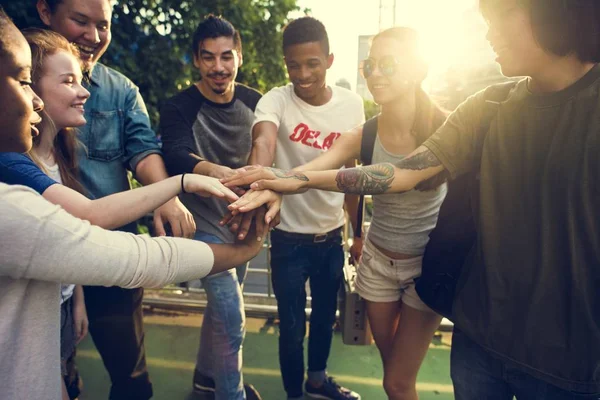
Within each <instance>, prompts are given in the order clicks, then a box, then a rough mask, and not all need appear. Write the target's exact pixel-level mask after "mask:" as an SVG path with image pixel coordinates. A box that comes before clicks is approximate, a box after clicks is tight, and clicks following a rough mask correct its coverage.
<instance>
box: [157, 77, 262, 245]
mask: <svg viewBox="0 0 600 400" xmlns="http://www.w3.org/2000/svg"><path fill="white" fill-rule="evenodd" d="M260 97H261V95H260V93H258V92H257V91H256V90H254V89H250V88H248V87H247V86H244V85H241V84H236V87H235V94H234V97H233V99H232V101H231V102H229V103H225V104H219V103H214V102H212V101H210V100H208V99H207V98H206V97H204V96H203V95H202V94H201V93H200V91H199V90H198V88H197V87H196V86H191V87H189V88H188V89H186V90H184V91H182V92H181V93H179V94H177V95H175V96H173V97H172V98H170V99H169V100H168V101H167V103H166V104H165V106H164V107H163V108H162V110H161V116H160V131H161V135H162V140H163V152H164V155H165V164H166V165H167V168H168V169H169V172H170V173H171V174H178V173H184V172H187V173H189V172H192V171H193V169H194V166H195V165H196V164H197V163H198V159H197V158H193V157H191V156H190V154H195V155H197V156H200V157H201V158H203V159H205V160H207V161H209V162H211V163H214V164H219V165H223V166H226V167H230V168H233V169H235V168H240V167H243V166H245V165H247V161H248V157H249V156H250V151H251V149H252V133H251V128H252V123H253V122H254V110H255V108H256V104H257V103H258V100H259V99H260ZM180 199H181V201H182V202H183V204H184V205H185V206H186V207H187V208H188V210H190V212H191V213H192V214H193V215H194V219H195V221H196V230H197V231H198V232H205V233H209V234H211V235H215V236H217V237H219V238H220V239H221V240H222V241H223V242H224V243H233V241H234V235H233V234H232V233H231V232H230V231H229V229H228V227H227V226H224V227H223V226H220V225H219V221H220V220H221V219H222V218H223V216H224V215H225V214H226V213H227V212H228V210H227V203H226V202H225V201H223V200H219V199H216V198H202V197H199V196H196V195H193V194H183V195H181V196H180Z"/></svg>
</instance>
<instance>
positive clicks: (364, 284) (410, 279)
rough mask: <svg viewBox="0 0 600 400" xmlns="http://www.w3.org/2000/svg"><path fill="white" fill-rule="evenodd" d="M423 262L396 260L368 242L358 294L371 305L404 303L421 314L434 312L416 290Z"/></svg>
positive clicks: (364, 253)
mask: <svg viewBox="0 0 600 400" xmlns="http://www.w3.org/2000/svg"><path fill="white" fill-rule="evenodd" d="M422 261H423V256H417V257H414V258H409V259H406V260H394V259H392V258H390V257H388V256H386V255H385V254H383V253H382V252H381V251H380V250H379V249H378V248H377V247H375V245H373V243H371V241H370V240H369V239H367V240H366V241H365V246H364V247H363V253H362V257H361V259H360V263H359V265H358V268H357V271H356V272H357V276H356V292H357V293H358V294H359V295H360V296H361V297H362V298H364V299H366V300H368V301H373V302H377V303H391V302H394V301H398V300H402V302H403V303H404V304H406V305H407V306H409V307H412V308H414V309H417V310H419V311H426V312H433V311H432V310H431V309H430V308H429V307H427V305H426V304H425V303H423V302H422V301H421V298H420V297H419V295H418V294H417V291H416V290H415V278H418V277H419V276H421V266H422Z"/></svg>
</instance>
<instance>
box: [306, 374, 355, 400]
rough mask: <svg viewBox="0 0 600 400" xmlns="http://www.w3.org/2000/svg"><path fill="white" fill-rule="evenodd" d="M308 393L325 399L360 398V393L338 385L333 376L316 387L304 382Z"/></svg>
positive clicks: (344, 399) (351, 399)
mask: <svg viewBox="0 0 600 400" xmlns="http://www.w3.org/2000/svg"><path fill="white" fill-rule="evenodd" d="M304 390H305V391H306V395H307V396H308V397H310V398H313V399H325V400H360V395H359V394H358V393H356V392H353V391H352V390H350V389H346V388H345V387H341V386H340V385H338V384H337V383H336V382H335V381H334V380H333V378H332V377H330V376H328V377H327V378H325V381H324V382H323V385H321V386H320V387H318V388H317V387H314V386H312V385H311V384H310V383H308V382H306V383H305V384H304Z"/></svg>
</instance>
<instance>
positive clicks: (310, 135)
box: [289, 123, 341, 150]
mask: <svg viewBox="0 0 600 400" xmlns="http://www.w3.org/2000/svg"><path fill="white" fill-rule="evenodd" d="M320 136H321V131H314V130H312V129H310V127H309V126H308V125H306V124H305V123H300V124H298V126H296V127H295V128H294V131H293V132H292V134H291V135H290V136H289V138H290V140H291V141H293V142H296V143H302V144H303V145H305V146H309V147H312V148H314V149H319V150H328V149H329V148H330V147H331V146H332V145H333V142H335V141H336V140H337V138H339V137H340V136H341V133H339V132H331V133H330V134H329V135H327V137H325V139H324V140H323V143H322V144H321V143H319V137H320Z"/></svg>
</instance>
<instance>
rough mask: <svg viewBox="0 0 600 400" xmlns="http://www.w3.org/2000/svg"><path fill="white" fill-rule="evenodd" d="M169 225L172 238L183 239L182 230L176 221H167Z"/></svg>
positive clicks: (173, 219)
mask: <svg viewBox="0 0 600 400" xmlns="http://www.w3.org/2000/svg"><path fill="white" fill-rule="evenodd" d="M169 225H171V233H172V234H173V237H183V229H182V227H181V224H180V222H179V220H178V219H176V218H171V219H169Z"/></svg>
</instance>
